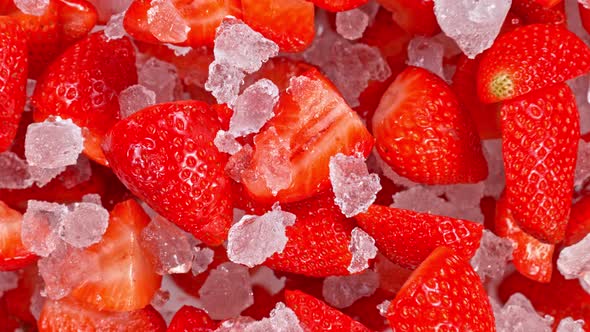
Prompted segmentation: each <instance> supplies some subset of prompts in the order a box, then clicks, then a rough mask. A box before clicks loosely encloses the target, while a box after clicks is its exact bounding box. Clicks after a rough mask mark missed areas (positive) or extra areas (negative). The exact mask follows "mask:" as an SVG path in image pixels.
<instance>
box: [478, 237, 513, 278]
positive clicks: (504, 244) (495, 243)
mask: <svg viewBox="0 0 590 332" xmlns="http://www.w3.org/2000/svg"><path fill="white" fill-rule="evenodd" d="M513 250H514V247H513V244H512V240H510V239H505V238H501V237H498V236H496V235H495V234H494V233H492V232H490V231H488V230H487V229H486V230H484V231H483V236H482V237H481V241H480V244H479V248H478V249H477V251H476V252H475V255H474V256H473V258H471V266H473V269H474V270H475V272H477V274H479V277H480V278H481V279H482V280H486V278H490V279H498V278H501V277H502V276H503V275H504V270H505V268H506V264H507V263H508V261H509V260H510V259H511V258H512V251H513Z"/></svg>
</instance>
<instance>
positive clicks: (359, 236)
mask: <svg viewBox="0 0 590 332" xmlns="http://www.w3.org/2000/svg"><path fill="white" fill-rule="evenodd" d="M348 250H350V253H351V254H352V259H351V260H350V265H348V268H347V269H348V272H350V273H357V272H361V271H364V270H366V269H367V268H368V267H369V260H370V259H373V258H375V256H376V255H377V247H376V246H375V239H373V238H372V237H371V236H370V235H369V234H367V233H366V232H365V231H363V230H362V229H360V228H359V227H355V228H354V229H353V230H352V232H351V235H350V243H349V244H348Z"/></svg>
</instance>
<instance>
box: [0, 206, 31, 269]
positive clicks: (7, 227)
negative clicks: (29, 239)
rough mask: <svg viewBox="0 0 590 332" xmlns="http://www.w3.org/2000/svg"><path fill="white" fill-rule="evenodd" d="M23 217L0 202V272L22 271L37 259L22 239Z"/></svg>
mask: <svg viewBox="0 0 590 332" xmlns="http://www.w3.org/2000/svg"><path fill="white" fill-rule="evenodd" d="M22 222H23V216H22V215H21V214H20V213H19V212H18V211H15V210H13V209H11V208H10V207H8V205H6V204H5V203H4V202H2V201H0V271H11V270H18V269H21V268H23V267H25V266H27V265H29V264H31V263H32V262H34V261H35V260H36V259H37V256H36V255H35V254H33V253H31V252H30V251H28V250H27V249H26V248H25V247H24V245H23V243H22V241H21V238H20V233H21V225H22Z"/></svg>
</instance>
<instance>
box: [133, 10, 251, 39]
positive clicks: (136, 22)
mask: <svg viewBox="0 0 590 332" xmlns="http://www.w3.org/2000/svg"><path fill="white" fill-rule="evenodd" d="M171 4H172V5H173V6H174V7H175V8H176V10H177V11H178V13H179V14H180V16H181V17H182V18H183V19H184V21H185V24H186V25H187V26H188V27H189V28H190V30H189V31H188V35H187V39H186V40H185V41H183V42H180V43H175V44H178V45H183V46H193V47H195V46H202V45H207V46H213V41H214V40H215V29H217V27H218V26H219V24H220V23H221V21H222V20H223V18H224V17H226V16H234V17H237V18H240V17H242V9H241V4H240V0H202V1H197V2H195V1H186V0H172V1H171ZM151 8H152V1H151V0H134V1H133V2H132V3H131V5H130V6H129V8H128V9H127V12H126V14H125V19H124V21H123V24H124V26H125V30H126V31H127V33H129V35H131V36H132V37H133V38H135V39H137V40H140V41H144V42H148V43H154V44H160V43H161V41H160V40H158V39H157V38H156V37H155V36H154V35H153V33H152V31H151V30H150V25H149V23H148V11H149V10H150V9H151ZM160 15H164V14H162V13H160ZM156 19H158V18H156ZM162 19H166V18H165V17H162ZM158 33H162V34H164V36H165V33H166V31H158Z"/></svg>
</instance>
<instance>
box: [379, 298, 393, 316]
mask: <svg viewBox="0 0 590 332" xmlns="http://www.w3.org/2000/svg"><path fill="white" fill-rule="evenodd" d="M390 304H391V301H389V300H385V301H383V302H381V303H379V304H378V305H377V310H379V314H380V315H381V316H383V317H386V315H387V309H389V305H390Z"/></svg>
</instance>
